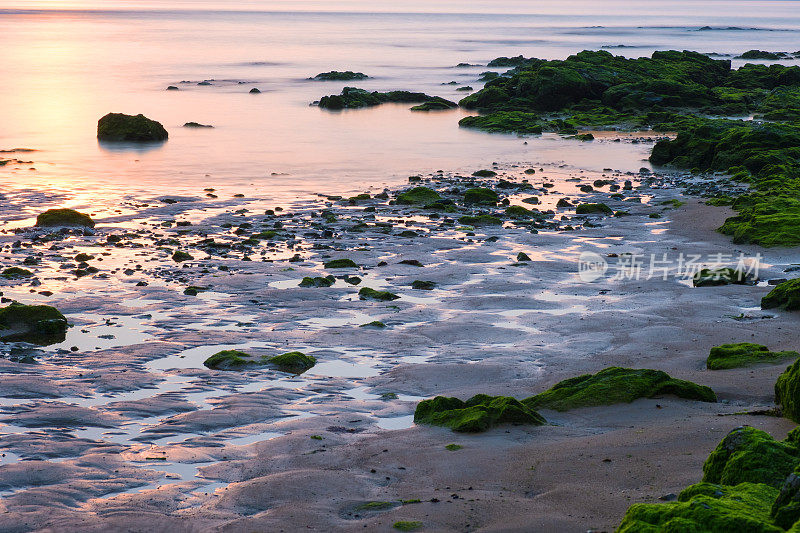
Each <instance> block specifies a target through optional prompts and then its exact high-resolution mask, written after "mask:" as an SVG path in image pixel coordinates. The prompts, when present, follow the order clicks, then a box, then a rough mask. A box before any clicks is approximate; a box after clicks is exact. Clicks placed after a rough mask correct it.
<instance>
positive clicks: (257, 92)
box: [250, 87, 261, 94]
mask: <svg viewBox="0 0 800 533" xmlns="http://www.w3.org/2000/svg"><path fill="white" fill-rule="evenodd" d="M250 94H261V91H260V90H259V89H257V88H256V87H253V88H252V89H250Z"/></svg>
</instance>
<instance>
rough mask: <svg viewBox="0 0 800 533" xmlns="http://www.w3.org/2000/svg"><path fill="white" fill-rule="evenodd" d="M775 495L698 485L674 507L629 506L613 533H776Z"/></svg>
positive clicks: (764, 489)
mask: <svg viewBox="0 0 800 533" xmlns="http://www.w3.org/2000/svg"><path fill="white" fill-rule="evenodd" d="M777 492H778V491H777V490H776V489H775V488H773V487H770V486H767V485H761V484H754V483H741V484H739V485H736V486H733V487H729V486H722V485H715V484H711V483H699V484H697V485H692V486H690V487H688V488H686V489H685V490H684V491H683V492H681V494H680V496H679V497H678V501H677V502H674V503H662V504H641V503H640V504H635V505H632V506H631V507H630V509H628V512H627V513H625V517H624V518H623V520H622V523H621V524H620V526H619V528H618V529H617V532H618V533H658V532H665V533H667V532H669V533H673V532H674V533H678V532H681V533H683V532H685V533H731V532H734V531H741V532H744V531H747V532H752V533H773V532H774V533H779V532H782V531H783V529H782V528H780V527H777V526H775V525H774V524H773V523H772V520H771V518H770V506H771V505H772V502H773V500H774V499H775V497H776V495H777Z"/></svg>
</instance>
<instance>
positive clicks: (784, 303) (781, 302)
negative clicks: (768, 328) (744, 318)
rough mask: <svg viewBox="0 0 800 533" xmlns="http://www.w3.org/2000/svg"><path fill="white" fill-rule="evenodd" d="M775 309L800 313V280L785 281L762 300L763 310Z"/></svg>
mask: <svg viewBox="0 0 800 533" xmlns="http://www.w3.org/2000/svg"><path fill="white" fill-rule="evenodd" d="M775 308H779V309H784V310H786V311H800V278H796V279H790V280H789V281H784V282H783V283H781V284H779V285H777V286H776V287H775V288H774V289H772V290H771V291H770V292H769V294H767V295H766V296H764V297H763V298H761V309H775Z"/></svg>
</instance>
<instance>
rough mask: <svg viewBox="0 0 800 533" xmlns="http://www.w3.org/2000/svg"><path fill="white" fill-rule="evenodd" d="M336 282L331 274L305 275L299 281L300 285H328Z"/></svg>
mask: <svg viewBox="0 0 800 533" xmlns="http://www.w3.org/2000/svg"><path fill="white" fill-rule="evenodd" d="M335 282H336V278H335V277H333V276H325V277H324V278H323V277H319V276H318V277H315V278H312V277H308V276H307V277H305V278H303V280H302V281H301V282H300V286H301V287H330V286H331V285H333V284H334V283H335Z"/></svg>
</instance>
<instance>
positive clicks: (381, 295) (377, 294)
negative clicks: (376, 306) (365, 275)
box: [358, 287, 400, 302]
mask: <svg viewBox="0 0 800 533" xmlns="http://www.w3.org/2000/svg"><path fill="white" fill-rule="evenodd" d="M358 297H359V298H360V299H362V300H368V299H369V300H378V301H381V302H388V301H391V300H397V299H398V298H400V297H399V296H398V295H396V294H394V293H392V292H389V291H376V290H375V289H370V288H369V287H362V288H361V290H360V291H358Z"/></svg>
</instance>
